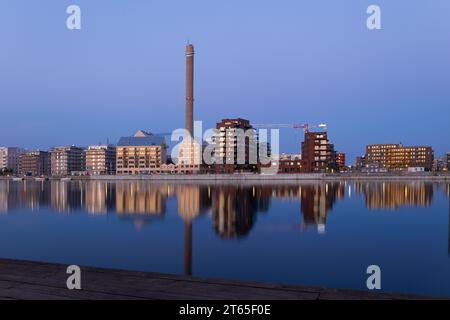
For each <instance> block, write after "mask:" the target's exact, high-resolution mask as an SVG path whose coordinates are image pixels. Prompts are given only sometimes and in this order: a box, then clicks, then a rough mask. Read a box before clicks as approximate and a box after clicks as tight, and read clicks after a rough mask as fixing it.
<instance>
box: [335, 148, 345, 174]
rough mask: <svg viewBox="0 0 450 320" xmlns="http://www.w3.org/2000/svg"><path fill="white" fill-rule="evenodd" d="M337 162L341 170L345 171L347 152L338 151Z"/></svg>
mask: <svg viewBox="0 0 450 320" xmlns="http://www.w3.org/2000/svg"><path fill="white" fill-rule="evenodd" d="M336 163H337V167H338V170H339V171H345V169H346V164H345V153H343V152H338V153H336Z"/></svg>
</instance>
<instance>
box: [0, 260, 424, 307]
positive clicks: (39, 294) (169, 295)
mask: <svg viewBox="0 0 450 320" xmlns="http://www.w3.org/2000/svg"><path fill="white" fill-rule="evenodd" d="M67 267H68V266H67V265H59V264H51V263H39V262H30V261H18V260H7V259H0V299H12V300H23V299H25V300H28V299H33V300H66V299H69V300H71V299H76V300H79V299H83V300H85V299H89V300H112V299H114V300H129V299H132V300H136V299H137V300H142V299H144V300H329V299H340V300H341V299H383V300H385V299H389V300H393V299H394V300H397V299H402V300H404V299H418V298H419V297H414V296H406V295H398V294H389V293H380V292H369V291H367V292H366V291H354V290H334V289H325V288H314V287H304V286H293V285H281V284H262V283H256V282H243V281H229V280H217V279H202V278H196V277H186V276H176V275H166V274H159V273H150V272H134V271H123V270H112V269H101V268H91V267H81V287H82V288H81V290H69V289H67V286H66V281H67V278H68V277H69V276H70V275H68V274H67V273H66V270H67Z"/></svg>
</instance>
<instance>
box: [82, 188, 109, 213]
mask: <svg viewBox="0 0 450 320" xmlns="http://www.w3.org/2000/svg"><path fill="white" fill-rule="evenodd" d="M114 186H115V184H113V183H109V182H105V181H92V182H89V183H87V184H86V187H85V191H86V211H87V212H88V213H91V214H107V212H108V211H110V210H112V209H113V208H114V203H115V198H116V194H115V188H114Z"/></svg>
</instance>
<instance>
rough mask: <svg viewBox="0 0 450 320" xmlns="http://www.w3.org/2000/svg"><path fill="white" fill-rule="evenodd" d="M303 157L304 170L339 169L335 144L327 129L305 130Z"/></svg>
mask: <svg viewBox="0 0 450 320" xmlns="http://www.w3.org/2000/svg"><path fill="white" fill-rule="evenodd" d="M302 159H303V170H304V172H335V171H336V170H337V169H338V168H337V163H336V151H335V150H334V145H333V144H332V143H331V142H330V140H328V134H327V132H325V131H322V132H305V141H304V142H303V143H302Z"/></svg>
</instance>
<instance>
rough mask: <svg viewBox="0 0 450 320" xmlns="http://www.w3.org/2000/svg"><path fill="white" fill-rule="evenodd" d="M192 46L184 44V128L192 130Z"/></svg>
mask: <svg viewBox="0 0 450 320" xmlns="http://www.w3.org/2000/svg"><path fill="white" fill-rule="evenodd" d="M193 128H194V46H193V45H192V44H188V45H187V46H186V130H187V131H188V132H189V133H190V135H191V136H193V131H194V129H193Z"/></svg>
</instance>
